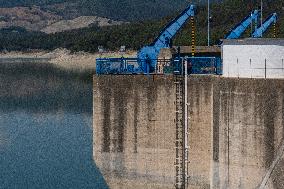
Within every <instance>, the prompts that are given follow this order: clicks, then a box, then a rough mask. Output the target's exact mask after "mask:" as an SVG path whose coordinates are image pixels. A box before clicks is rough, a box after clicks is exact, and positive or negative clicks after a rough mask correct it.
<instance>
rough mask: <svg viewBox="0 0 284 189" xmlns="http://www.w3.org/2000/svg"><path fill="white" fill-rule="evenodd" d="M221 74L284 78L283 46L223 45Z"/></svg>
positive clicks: (243, 76)
mask: <svg viewBox="0 0 284 189" xmlns="http://www.w3.org/2000/svg"><path fill="white" fill-rule="evenodd" d="M222 54H223V57H222V59H223V76H224V77H239V78H282V79H283V78H284V46H278V45H224V46H223V47H222Z"/></svg>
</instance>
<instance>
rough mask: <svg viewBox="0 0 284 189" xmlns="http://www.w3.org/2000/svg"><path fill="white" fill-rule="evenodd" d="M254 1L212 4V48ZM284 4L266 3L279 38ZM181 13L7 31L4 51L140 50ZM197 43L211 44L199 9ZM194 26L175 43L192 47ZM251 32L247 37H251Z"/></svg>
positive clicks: (282, 32) (1, 36)
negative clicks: (71, 27)
mask: <svg viewBox="0 0 284 189" xmlns="http://www.w3.org/2000/svg"><path fill="white" fill-rule="evenodd" d="M257 6H258V5H257V4H252V1H251V0H226V1H224V2H222V3H215V4H212V13H211V16H212V21H211V37H212V38H211V44H216V43H217V41H218V40H219V39H221V38H223V37H224V35H225V34H226V33H227V32H228V31H229V30H230V29H231V28H232V27H233V26H234V25H236V24H237V23H239V22H240V21H241V20H242V19H243V18H244V17H245V16H247V15H248V14H249V13H250V11H251V10H253V9H256V8H258V7H257ZM283 7H284V1H283V0H274V1H264V18H265V17H267V16H268V15H269V14H270V13H272V12H277V13H278V15H279V19H278V23H277V36H278V37H284V19H283V18H284V14H283V11H284V8H283ZM177 14H178V13H177V12H173V13H172V16H169V17H165V18H163V19H159V20H150V21H140V22H133V23H130V24H123V25H120V26H110V27H101V28H99V27H96V26H94V27H90V28H84V29H79V30H72V31H67V32H62V33H56V34H49V35H47V34H43V33H40V32H27V31H25V30H23V29H19V28H10V29H5V30H2V31H1V32H0V40H1V44H0V49H2V50H4V49H6V50H29V49H47V50H53V49H56V48H59V47H64V48H68V49H70V50H73V51H81V50H83V51H89V52H94V51H97V47H98V46H99V45H102V46H104V48H106V49H109V50H117V49H119V47H120V46H121V45H126V47H127V48H128V49H134V50H137V49H139V48H140V47H141V46H143V45H146V44H149V43H150V42H151V41H152V40H153V39H154V38H155V36H157V34H158V33H159V31H160V30H161V29H162V28H163V26H164V25H166V24H167V23H168V22H169V21H170V20H171V19H172V18H173V17H175V16H176V15H177ZM195 18H196V19H195V21H196V35H197V36H196V41H197V45H206V44H207V21H206V19H207V10H206V7H203V6H199V7H198V9H197V15H196V17H195ZM190 34H191V32H190V24H189V23H188V24H186V25H185V27H184V28H183V29H182V30H181V31H180V32H179V33H178V35H177V36H176V37H175V39H174V45H189V44H190ZM249 34H250V29H248V31H247V32H246V34H245V35H244V36H243V37H248V36H249ZM272 34H273V33H272V28H271V29H270V30H269V31H267V33H266V34H265V37H272Z"/></svg>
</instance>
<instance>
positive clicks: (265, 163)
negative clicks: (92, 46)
mask: <svg viewBox="0 0 284 189" xmlns="http://www.w3.org/2000/svg"><path fill="white" fill-rule="evenodd" d="M188 93H189V102H190V114H189V115H190V135H189V144H190V154H189V157H190V171H189V175H190V179H189V182H190V185H189V187H188V188H204V189H205V188H230V189H234V188H240V189H250V188H257V187H258V186H259V185H260V183H261V182H262V179H263V177H264V176H265V174H266V172H267V170H268V169H269V167H270V165H271V163H272V162H273V161H274V159H275V157H276V154H278V153H279V150H278V149H279V147H280V144H281V142H283V141H282V140H283V136H284V126H283V125H284V124H283V119H284V112H283V111H284V110H283V107H284V106H283V105H284V80H264V79H263V80H252V79H232V78H230V79H228V78H218V77H210V76H192V77H190V78H189V86H188ZM174 102H175V85H174V78H173V76H157V75H156V76H149V77H148V76H141V75H137V76H132V75H125V76H95V77H94V151H93V152H94V160H95V162H96V164H97V166H98V167H99V168H100V170H101V172H102V174H103V175H104V177H105V179H106V182H107V183H108V185H109V186H110V188H111V189H122V188H123V189H124V188H126V189H127V188H129V189H130V188H138V189H139V188H149V189H156V188H174V179H175V167H174V162H175V149H174V142H175V132H176V131H175V122H174V119H175V105H174ZM283 166H284V157H282V158H281V160H280V162H279V163H277V164H276V167H275V168H274V169H273V171H272V174H271V176H270V177H269V179H268V182H267V184H266V188H271V189H274V188H275V189H278V188H279V189H280V188H284V186H283V184H284V170H283Z"/></svg>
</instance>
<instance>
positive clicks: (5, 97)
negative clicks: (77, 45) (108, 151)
mask: <svg viewBox="0 0 284 189" xmlns="http://www.w3.org/2000/svg"><path fill="white" fill-rule="evenodd" d="M92 135H93V134H92V82H91V79H90V74H89V73H76V72H70V71H69V72H67V71H64V70H60V69H58V68H55V67H53V66H52V65H49V64H43V63H41V64H36V66H35V64H31V63H27V62H26V63H19V62H14V63H11V62H10V63H3V62H1V64H0V188H1V189H6V188H7V189H10V188H11V189H14V188H16V189H18V188H20V189H21V188H28V189H33V188H52V189H57V188H58V189H60V188H68V189H69V188H74V189H81V188H82V189H83V188H95V189H104V188H107V186H106V184H105V181H104V179H103V177H102V175H101V174H100V172H99V170H98V168H97V167H96V165H95V163H94V161H93V159H92V148H93V147H92V137H93V136H92Z"/></svg>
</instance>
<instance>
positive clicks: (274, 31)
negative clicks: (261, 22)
mask: <svg viewBox="0 0 284 189" xmlns="http://www.w3.org/2000/svg"><path fill="white" fill-rule="evenodd" d="M273 37H274V38H276V23H275V22H274V24H273Z"/></svg>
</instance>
